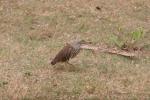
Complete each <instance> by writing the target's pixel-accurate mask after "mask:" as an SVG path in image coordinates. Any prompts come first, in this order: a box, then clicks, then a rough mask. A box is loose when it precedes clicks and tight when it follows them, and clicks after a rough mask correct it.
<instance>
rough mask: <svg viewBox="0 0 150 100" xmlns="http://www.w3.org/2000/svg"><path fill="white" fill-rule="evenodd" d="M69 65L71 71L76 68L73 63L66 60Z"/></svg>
mask: <svg viewBox="0 0 150 100" xmlns="http://www.w3.org/2000/svg"><path fill="white" fill-rule="evenodd" d="M66 64H67V65H69V67H67V70H69V71H73V70H74V69H75V66H74V65H73V64H71V63H69V62H68V61H67V62H66Z"/></svg>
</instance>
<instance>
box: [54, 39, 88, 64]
mask: <svg viewBox="0 0 150 100" xmlns="http://www.w3.org/2000/svg"><path fill="white" fill-rule="evenodd" d="M85 43H87V42H85V41H84V40H81V41H76V42H73V43H70V44H67V45H66V46H64V47H63V48H62V49H61V50H60V51H59V52H58V54H57V55H56V56H55V58H54V59H53V60H52V62H51V64H52V65H55V64H56V63H58V62H68V61H69V59H70V58H74V57H75V56H76V55H77V54H78V53H79V52H80V50H81V48H80V47H81V45H82V44H85Z"/></svg>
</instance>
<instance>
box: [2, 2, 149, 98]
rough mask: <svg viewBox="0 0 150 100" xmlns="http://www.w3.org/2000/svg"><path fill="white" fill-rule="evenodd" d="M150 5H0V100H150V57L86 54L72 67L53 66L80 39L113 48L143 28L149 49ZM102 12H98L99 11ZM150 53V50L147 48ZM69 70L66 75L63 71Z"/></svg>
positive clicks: (134, 3) (147, 3) (144, 42)
mask: <svg viewBox="0 0 150 100" xmlns="http://www.w3.org/2000/svg"><path fill="white" fill-rule="evenodd" d="M149 4H150V1H149V0H0V100H105V99H119V100H120V99H122V100H127V99H130V100H132V99H134V100H149V99H150V79H149V77H150V57H146V58H144V57H143V58H140V59H128V58H124V57H120V56H115V55H109V54H101V53H98V56H97V58H95V57H94V56H93V55H92V53H91V52H90V51H83V52H82V53H80V55H79V56H77V57H76V58H75V59H73V60H71V63H73V64H74V65H75V69H74V70H72V71H70V70H66V67H67V66H64V65H63V64H58V65H56V66H54V67H53V66H51V65H49V59H52V58H53V57H54V55H55V54H56V53H57V51H58V50H59V49H60V48H61V47H62V46H63V45H64V44H65V42H67V41H70V39H74V38H76V37H81V38H82V39H86V40H91V41H93V42H94V43H95V44H101V43H107V44H109V45H111V46H112V43H111V41H109V37H110V36H111V34H116V35H119V36H121V37H123V38H127V36H128V35H129V33H130V32H131V31H133V30H135V29H136V28H138V27H143V29H144V32H145V37H144V39H143V40H142V41H141V43H142V44H147V43H148V44H149V43H150V41H149V40H150V18H149V16H150V6H149ZM97 6H98V7H100V8H101V9H96V7H97ZM148 48H150V47H148ZM61 68H64V69H61Z"/></svg>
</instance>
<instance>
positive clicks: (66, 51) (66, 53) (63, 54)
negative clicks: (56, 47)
mask: <svg viewBox="0 0 150 100" xmlns="http://www.w3.org/2000/svg"><path fill="white" fill-rule="evenodd" d="M72 49H73V48H72V47H71V46H70V45H66V46H64V47H63V48H62V49H61V50H60V51H59V52H58V54H57V55H56V57H55V58H54V60H53V61H55V62H64V61H68V60H69V59H70V57H71V51H72Z"/></svg>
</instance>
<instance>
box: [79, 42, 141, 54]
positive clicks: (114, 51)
mask: <svg viewBox="0 0 150 100" xmlns="http://www.w3.org/2000/svg"><path fill="white" fill-rule="evenodd" d="M81 48H82V49H88V50H94V51H100V52H105V53H111V54H117V55H122V56H126V57H137V56H138V55H137V52H128V51H124V50H118V49H117V48H108V47H106V46H90V45H82V46H81Z"/></svg>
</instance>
